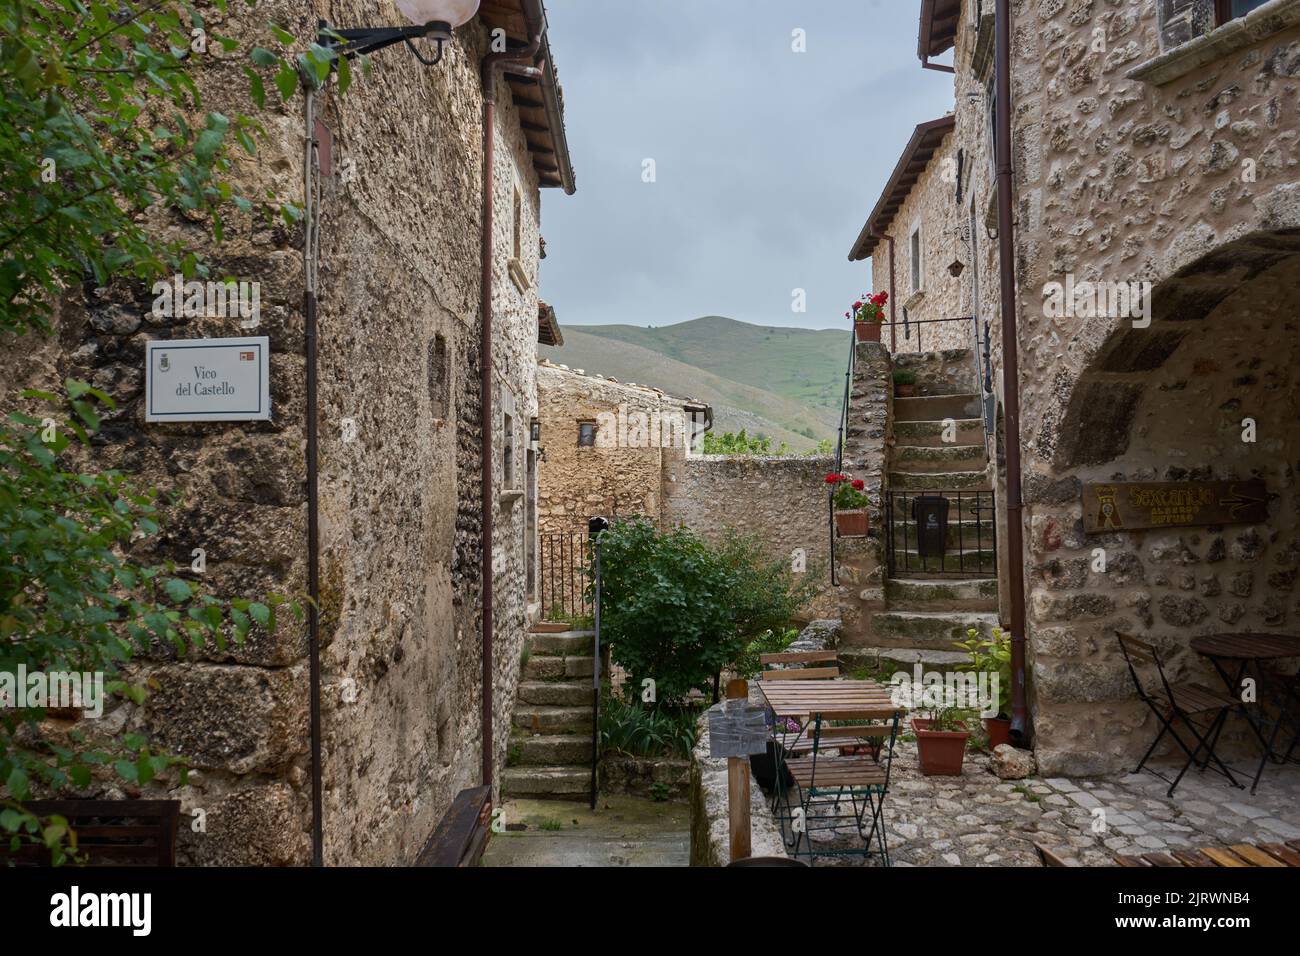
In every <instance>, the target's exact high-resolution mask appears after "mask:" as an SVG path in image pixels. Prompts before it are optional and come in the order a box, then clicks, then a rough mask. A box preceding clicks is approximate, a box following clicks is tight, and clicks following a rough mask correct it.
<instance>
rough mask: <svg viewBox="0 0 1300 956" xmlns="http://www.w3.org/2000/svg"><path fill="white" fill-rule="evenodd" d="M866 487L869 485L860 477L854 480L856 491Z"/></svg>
mask: <svg viewBox="0 0 1300 956" xmlns="http://www.w3.org/2000/svg"><path fill="white" fill-rule="evenodd" d="M865 487H867V483H866V482H865V481H863V480H862V479H861V478H858V479H856V480H855V481H854V482H853V490H854V491H861V490H862V489H863V488H865Z"/></svg>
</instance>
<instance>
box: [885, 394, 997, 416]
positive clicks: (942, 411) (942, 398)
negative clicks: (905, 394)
mask: <svg viewBox="0 0 1300 956" xmlns="http://www.w3.org/2000/svg"><path fill="white" fill-rule="evenodd" d="M980 402H981V399H980V396H979V395H977V394H974V393H967V394H964V395H918V396H917V397H915V398H895V399H894V421H895V422H941V421H943V420H944V419H945V418H979V417H980V415H981V408H980Z"/></svg>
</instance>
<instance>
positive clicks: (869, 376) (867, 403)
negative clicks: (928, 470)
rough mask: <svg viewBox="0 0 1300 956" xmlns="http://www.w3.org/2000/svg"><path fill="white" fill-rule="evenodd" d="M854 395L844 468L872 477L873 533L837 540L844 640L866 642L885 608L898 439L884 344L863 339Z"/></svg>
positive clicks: (869, 486)
mask: <svg viewBox="0 0 1300 956" xmlns="http://www.w3.org/2000/svg"><path fill="white" fill-rule="evenodd" d="M857 349H858V351H857V355H856V357H855V359H854V367H853V384H852V388H851V391H850V395H849V415H848V427H847V429H846V430H845V435H844V456H843V463H842V467H841V469H840V470H841V471H843V472H844V473H845V474H848V475H849V476H851V477H853V478H861V479H862V480H863V481H864V482H866V486H867V487H866V491H867V494H868V496H869V497H870V498H871V504H870V505H868V507H867V513H868V515H869V516H870V522H871V525H870V532H869V535H868V537H865V538H841V537H838V536H837V537H836V539H835V557H836V563H837V568H838V578H839V589H838V599H839V617H840V620H841V621H842V623H843V631H842V633H843V635H844V636H843V643H845V644H853V643H856V642H860V641H861V640H862V639H864V638H865V637H866V635H868V634H869V633H870V627H871V616H872V614H874V613H875V612H876V611H880V610H883V609H884V607H885V592H884V570H885V550H884V536H883V534H884V533H883V529H884V517H883V515H884V511H883V498H882V495H883V493H884V491H885V478H886V473H887V469H888V455H889V448H890V446H891V445H892V443H893V435H892V433H891V428H890V423H891V422H892V421H893V420H894V385H893V379H892V371H893V365H892V363H891V362H890V356H889V349H888V347H887V346H885V345H884V344H876V343H873V342H862V343H859V344H858V347H857Z"/></svg>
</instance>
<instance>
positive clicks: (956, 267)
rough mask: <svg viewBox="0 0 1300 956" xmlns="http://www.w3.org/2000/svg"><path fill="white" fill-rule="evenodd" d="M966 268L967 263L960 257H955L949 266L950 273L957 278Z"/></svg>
mask: <svg viewBox="0 0 1300 956" xmlns="http://www.w3.org/2000/svg"><path fill="white" fill-rule="evenodd" d="M965 269H966V263H964V262H962V261H961V260H960V259H954V260H953V261H952V264H951V265H949V266H948V274H949V275H950V276H952V277H953V278H954V279H955V278H957V277H958V276H959V275H961V274H962V272H963V271H965Z"/></svg>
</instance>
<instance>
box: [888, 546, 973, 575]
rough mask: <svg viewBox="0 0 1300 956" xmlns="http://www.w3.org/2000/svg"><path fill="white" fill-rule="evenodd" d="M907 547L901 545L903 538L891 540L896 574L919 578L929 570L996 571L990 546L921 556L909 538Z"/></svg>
mask: <svg viewBox="0 0 1300 956" xmlns="http://www.w3.org/2000/svg"><path fill="white" fill-rule="evenodd" d="M909 543H910V544H911V547H909V548H906V549H905V548H904V547H903V539H902V538H901V537H900V538H896V539H895V540H894V549H893V552H892V554H893V558H894V564H893V571H892V573H893V574H894V575H896V576H897V577H900V578H921V577H928V576H930V575H932V574H944V573H947V574H970V575H972V576H973V577H993V576H995V575H996V574H997V573H998V562H997V554H996V552H995V551H994V550H993V548H992V547H987V548H983V549H976V548H973V547H968V548H966V550H965V551H963V552H961V553H960V554H959V553H958V552H956V551H948V552H946V553H945V554H944V555H943V557H936V556H933V555H927V556H925V557H922V556H921V554H920V553H919V552H918V551H917V550H916V542H915V541H913V542H909Z"/></svg>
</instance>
